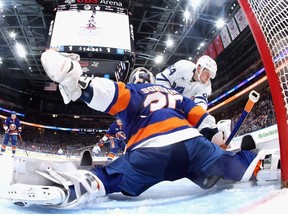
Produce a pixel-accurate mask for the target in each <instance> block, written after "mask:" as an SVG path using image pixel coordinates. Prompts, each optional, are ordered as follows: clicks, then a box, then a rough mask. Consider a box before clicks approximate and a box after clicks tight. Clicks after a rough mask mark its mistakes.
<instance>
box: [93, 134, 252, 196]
mask: <svg viewBox="0 0 288 216" xmlns="http://www.w3.org/2000/svg"><path fill="white" fill-rule="evenodd" d="M255 156H256V155H255V153H253V152H250V151H240V152H237V153H234V152H228V151H224V150H222V149H221V148H220V147H219V146H217V145H215V144H212V143H211V142H210V141H208V140H207V139H206V138H205V137H202V136H199V137H195V138H192V139H189V140H185V141H181V142H179V143H176V144H173V145H168V146H164V147H157V148H139V149H135V150H133V151H131V152H126V154H124V155H123V156H121V157H119V158H118V159H116V160H115V161H113V162H112V163H111V164H109V165H107V166H106V167H103V168H94V169H93V170H91V171H92V172H93V173H94V174H96V175H97V176H98V177H99V178H100V179H101V180H102V182H103V184H104V186H105V189H106V193H107V194H109V193H113V192H122V193H123V194H125V195H130V196H138V195H140V194H141V193H143V192H144V191H145V190H147V189H148V188H150V187H151V186H153V185H155V184H157V183H159V182H161V181H165V180H166V181H167V180H168V181H174V180H178V179H181V178H188V179H190V180H191V181H192V182H194V183H195V184H197V185H199V186H200V187H202V188H205V186H204V181H205V179H207V177H211V176H219V177H222V178H223V179H230V180H235V181H239V180H241V178H242V176H243V174H244V173H245V171H246V169H247V167H248V166H249V164H250V163H251V162H252V160H253V159H254V158H255Z"/></svg>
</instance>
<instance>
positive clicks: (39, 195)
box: [8, 183, 66, 207]
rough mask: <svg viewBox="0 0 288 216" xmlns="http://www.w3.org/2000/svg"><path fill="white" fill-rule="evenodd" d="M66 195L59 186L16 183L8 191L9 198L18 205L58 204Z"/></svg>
mask: <svg viewBox="0 0 288 216" xmlns="http://www.w3.org/2000/svg"><path fill="white" fill-rule="evenodd" d="M65 197H66V195H65V193H64V191H63V190H62V189H61V188H59V187H54V186H41V185H28V184H21V183H18V184H14V185H11V187H10V188H9V191H8V198H9V200H10V201H11V202H12V203H13V204H15V205H18V206H23V207H29V206H31V205H58V204H60V203H62V202H63V201H64V199H65Z"/></svg>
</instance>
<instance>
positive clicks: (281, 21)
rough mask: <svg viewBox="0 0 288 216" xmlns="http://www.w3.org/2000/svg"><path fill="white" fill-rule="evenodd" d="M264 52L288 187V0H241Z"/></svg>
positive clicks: (256, 39) (283, 182)
mask: <svg viewBox="0 0 288 216" xmlns="http://www.w3.org/2000/svg"><path fill="white" fill-rule="evenodd" d="M238 2H239V4H240V6H241V8H242V10H243V12H244V14H245V17H246V19H247V21H248V24H249V27H250V29H251V32H252V34H253V37H254V39H255V42H256V44H257V47H258V50H259V53H260V55H261V58H262V61H263V64H264V67H265V70H266V75H267V78H268V83H269V87H270V92H271V96H272V101H273V104H274V111H275V116H276V121H277V127H278V134H279V145H280V158H281V185H282V188H284V187H285V188H287V187H288V13H287V11H288V1H286V0H238Z"/></svg>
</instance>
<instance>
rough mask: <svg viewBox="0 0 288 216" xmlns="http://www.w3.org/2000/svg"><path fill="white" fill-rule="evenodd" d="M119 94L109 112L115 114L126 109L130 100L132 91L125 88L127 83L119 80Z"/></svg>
mask: <svg viewBox="0 0 288 216" xmlns="http://www.w3.org/2000/svg"><path fill="white" fill-rule="evenodd" d="M117 85H118V95H117V100H116V102H115V103H114V105H113V106H112V107H111V108H110V110H109V112H108V113H109V114H111V115H115V114H117V113H119V112H121V111H123V110H125V109H126V108H127V106H128V104H129V102H130V98H131V95H130V91H129V90H128V89H126V88H125V84H124V83H122V82H118V83H117Z"/></svg>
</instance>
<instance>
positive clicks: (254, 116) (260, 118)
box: [211, 85, 276, 135]
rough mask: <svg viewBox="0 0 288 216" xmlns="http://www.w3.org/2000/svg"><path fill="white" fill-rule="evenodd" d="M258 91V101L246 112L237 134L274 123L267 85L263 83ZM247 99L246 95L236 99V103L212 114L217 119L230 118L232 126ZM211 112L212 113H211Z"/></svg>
mask: <svg viewBox="0 0 288 216" xmlns="http://www.w3.org/2000/svg"><path fill="white" fill-rule="evenodd" d="M258 93H259V94H260V98H259V101H258V102H257V103H255V105H254V107H253V109H252V111H251V112H250V113H249V114H248V116H247V117H246V119H245V121H244V123H243V124H242V126H241V127H240V129H239V131H238V132H237V135H243V134H246V133H250V132H253V131H257V130H259V129H262V128H265V127H268V126H270V125H273V124H276V118H275V113H274V107H273V103H272V98H271V94H270V89H269V86H268V85H265V86H264V87H263V88H262V89H261V90H259V91H258ZM247 99H248V96H247V97H246V99H243V100H241V101H238V100H237V105H235V104H234V105H233V106H227V108H225V109H221V112H220V113H218V114H216V115H214V117H215V118H216V120H217V121H219V120H221V119H231V120H232V128H234V127H235V125H236V123H237V121H238V119H239V118H240V116H241V114H242V111H243V110H244V107H245V104H246V102H247ZM211 114H212V115H213V113H211Z"/></svg>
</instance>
